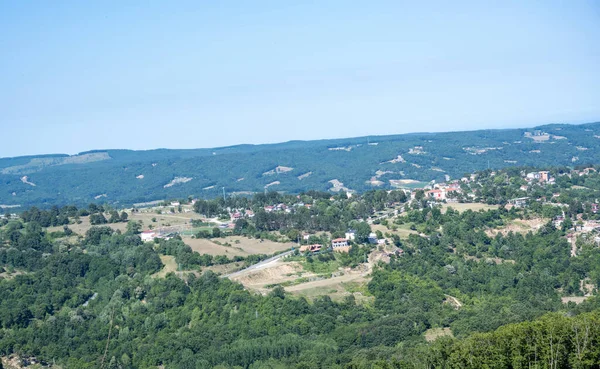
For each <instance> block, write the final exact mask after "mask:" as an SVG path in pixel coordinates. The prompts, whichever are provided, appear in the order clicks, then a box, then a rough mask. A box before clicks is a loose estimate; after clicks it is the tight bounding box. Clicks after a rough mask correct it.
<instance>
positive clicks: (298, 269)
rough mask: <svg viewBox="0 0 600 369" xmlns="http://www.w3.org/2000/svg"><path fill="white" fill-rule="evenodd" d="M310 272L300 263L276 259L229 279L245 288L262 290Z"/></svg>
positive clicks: (307, 274)
mask: <svg viewBox="0 0 600 369" xmlns="http://www.w3.org/2000/svg"><path fill="white" fill-rule="evenodd" d="M309 275H312V274H311V273H304V272H303V268H302V265H300V263H298V262H295V261H292V262H281V261H277V262H274V263H273V264H272V266H270V267H268V268H261V269H257V270H253V271H251V272H249V273H245V274H242V275H239V276H236V277H232V278H231V279H232V280H234V281H237V282H239V283H241V284H243V285H244V286H245V287H246V288H250V289H253V290H259V291H263V290H265V289H267V287H266V286H269V285H273V284H279V283H284V282H291V281H294V280H296V279H298V278H300V277H302V276H306V277H308V276H309Z"/></svg>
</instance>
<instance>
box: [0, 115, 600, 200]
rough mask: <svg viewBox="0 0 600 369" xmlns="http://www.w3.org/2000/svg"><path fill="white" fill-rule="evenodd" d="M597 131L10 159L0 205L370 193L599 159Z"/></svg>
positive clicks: (3, 170) (561, 129)
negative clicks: (480, 172) (275, 193)
mask: <svg viewBox="0 0 600 369" xmlns="http://www.w3.org/2000/svg"><path fill="white" fill-rule="evenodd" d="M598 136H600V123H592V124H584V125H548V126H541V127H536V128H532V129H507V130H482V131H472V132H449V133H422V134H406V135H395V136H377V137H362V138H349V139H338V140H320V141H306V142H300V141H293V142H287V143H282V144H273V145H240V146H232V147H224V148H215V149H198V150H151V151H128V150H107V151H93V152H87V153H82V154H80V155H77V156H66V155H48V156H36V157H19V158H4V159H0V183H2V186H0V205H2V206H11V205H20V206H21V209H25V208H28V207H29V206H34V205H35V206H40V207H50V206H52V205H67V204H75V205H85V204H88V203H89V202H92V201H93V202H100V203H109V204H112V205H114V206H130V205H132V204H134V203H142V202H146V201H153V200H164V199H167V198H176V197H178V198H183V197H188V196H194V197H201V198H213V197H216V196H218V195H221V192H222V190H223V188H224V189H225V191H226V192H227V193H228V194H247V193H252V192H262V191H264V189H265V188H266V186H267V185H269V186H268V189H269V190H275V191H283V192H287V193H299V192H302V191H306V190H310V189H313V190H321V191H328V190H339V189H344V188H347V189H350V190H353V191H358V192H364V191H367V190H369V189H373V188H387V189H389V188H391V187H392V186H393V185H402V183H401V182H398V181H401V180H415V181H425V182H428V181H431V180H436V181H438V182H439V181H443V180H445V178H446V175H448V176H449V177H451V178H460V177H461V176H463V175H465V174H466V173H472V172H474V171H477V170H483V169H486V168H493V169H500V168H505V167H511V166H550V165H565V166H567V165H568V166H571V165H579V164H588V163H595V162H597V161H598V159H599V157H598V154H597V152H598V147H599V146H598V145H599V141H598V138H597V137H598ZM334 180H338V181H339V182H341V183H342V184H339V183H338V182H335V181H334ZM330 181H334V182H330ZM409 184H410V183H409ZM334 185H337V186H334ZM0 209H1V208H0ZM3 210H4V211H6V212H10V211H11V210H9V209H8V208H7V209H3Z"/></svg>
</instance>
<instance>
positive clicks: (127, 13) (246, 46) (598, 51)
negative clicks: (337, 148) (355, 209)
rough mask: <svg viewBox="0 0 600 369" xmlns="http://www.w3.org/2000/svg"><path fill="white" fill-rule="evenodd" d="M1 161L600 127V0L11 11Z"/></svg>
mask: <svg viewBox="0 0 600 369" xmlns="http://www.w3.org/2000/svg"><path fill="white" fill-rule="evenodd" d="M0 50H1V51H0V138H1V139H0V157H9V156H19V155H32V154H47V153H67V154H75V153H78V152H81V151H86V150H92V149H113V148H124V149H153V148H200V147H217V146H226V145H234V144H240V143H270V142H283V141H288V140H309V139H323V138H341V137H355V136H367V135H383V134H398V133H408V132H425V131H428V132H433V131H455V130H474V129H483V128H509V127H531V126H535V125H539V124H547V123H584V122H595V121H600V93H599V92H600V2H599V1H597V0H590V1H585V0H574V1H554V0H546V1H536V0H531V1H427V2H419V1H399V0H394V1H378V0H373V1H347V0H346V1H341V0H340V1H335V0H332V1H329V0H318V1H311V0H305V1H288V0H274V1H261V0H256V1H241V0H239V1H227V0H224V1H218V2H210V1H183V0H182V1H174V2H170V1H153V0H145V1H135V0H132V1H108V0H107V1H79V0H77V1H61V0H57V1H41V0H39V1H17V0H6V1H1V2H0Z"/></svg>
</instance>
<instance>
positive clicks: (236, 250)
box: [183, 236, 295, 257]
mask: <svg viewBox="0 0 600 369" xmlns="http://www.w3.org/2000/svg"><path fill="white" fill-rule="evenodd" d="M213 241H217V242H219V243H221V244H225V243H229V244H230V245H231V246H223V245H218V244H216V243H214V242H213ZM183 242H185V243H186V244H187V245H189V246H190V247H191V248H192V250H194V251H197V252H198V253H200V254H210V255H227V256H229V257H233V256H247V255H253V254H267V255H270V254H273V253H275V252H277V251H283V250H288V249H290V248H292V246H295V244H294V243H291V242H286V243H281V242H273V241H269V240H263V241H262V242H261V240H258V239H254V238H246V237H241V236H230V237H222V238H216V239H213V240H207V239H196V238H191V237H184V238H183Z"/></svg>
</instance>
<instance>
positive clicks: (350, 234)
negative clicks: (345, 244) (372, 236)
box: [346, 229, 356, 241]
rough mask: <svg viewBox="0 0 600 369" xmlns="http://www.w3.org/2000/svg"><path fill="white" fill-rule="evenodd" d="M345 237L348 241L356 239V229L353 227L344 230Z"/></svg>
mask: <svg viewBox="0 0 600 369" xmlns="http://www.w3.org/2000/svg"><path fill="white" fill-rule="evenodd" d="M346 238H347V239H349V240H350V241H354V240H355V239H356V231H355V230H354V229H350V230H349V231H348V232H346Z"/></svg>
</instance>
